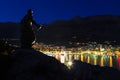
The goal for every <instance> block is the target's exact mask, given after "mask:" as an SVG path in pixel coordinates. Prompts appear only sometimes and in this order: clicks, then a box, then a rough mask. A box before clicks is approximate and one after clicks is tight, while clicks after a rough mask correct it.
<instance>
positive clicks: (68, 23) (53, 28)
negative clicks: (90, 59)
mask: <svg viewBox="0 0 120 80" xmlns="http://www.w3.org/2000/svg"><path fill="white" fill-rule="evenodd" d="M119 30H120V16H113V15H98V16H89V17H79V16H76V17H74V18H73V19H70V20H57V21H53V22H52V23H50V24H45V26H44V27H43V28H42V29H41V30H40V31H39V32H36V33H37V37H38V40H39V41H42V42H48V43H50V42H55V43H56V42H61V43H62V42H68V41H75V42H76V41H98V42H102V41H117V42H118V43H119V41H120V38H119V34H120V32H119ZM4 33H5V34H4ZM0 34H2V35H0V38H2V37H9V38H10V37H12V38H15V37H17V38H19V36H18V35H19V23H0Z"/></svg>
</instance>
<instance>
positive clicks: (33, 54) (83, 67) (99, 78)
mask: <svg viewBox="0 0 120 80" xmlns="http://www.w3.org/2000/svg"><path fill="white" fill-rule="evenodd" d="M0 73H2V75H1V76H0V80H120V71H119V70H117V69H115V68H110V67H100V66H93V65H90V64H87V63H85V62H81V61H76V60H75V61H74V62H73V65H72V67H71V69H68V68H67V67H66V66H65V65H64V64H62V63H60V61H58V60H56V59H55V58H54V57H50V56H47V55H45V54H43V53H41V52H38V51H35V50H34V49H31V48H30V49H17V50H16V51H15V52H14V53H13V54H12V55H10V56H0Z"/></svg>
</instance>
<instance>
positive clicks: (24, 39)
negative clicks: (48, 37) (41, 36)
mask: <svg viewBox="0 0 120 80" xmlns="http://www.w3.org/2000/svg"><path fill="white" fill-rule="evenodd" d="M20 24H21V26H22V28H21V47H24V48H30V47H32V44H33V43H34V42H35V39H36V37H35V33H34V31H33V28H32V27H33V24H34V25H35V26H36V27H37V28H39V29H40V28H41V25H39V24H37V23H36V22H35V21H34V19H33V11H32V10H31V9H29V10H28V12H27V14H26V15H25V16H24V18H23V19H22V20H21V22H20Z"/></svg>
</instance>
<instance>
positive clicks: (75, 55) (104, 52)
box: [34, 43, 120, 69]
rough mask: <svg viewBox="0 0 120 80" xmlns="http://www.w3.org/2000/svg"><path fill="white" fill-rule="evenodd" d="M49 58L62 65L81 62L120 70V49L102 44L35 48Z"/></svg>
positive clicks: (42, 45) (43, 45) (38, 45)
mask: <svg viewBox="0 0 120 80" xmlns="http://www.w3.org/2000/svg"><path fill="white" fill-rule="evenodd" d="M35 47H36V49H37V50H38V51H41V52H43V53H45V54H46V55H48V56H52V57H55V58H56V59H57V60H59V61H60V62H61V63H64V64H66V65H68V62H73V60H80V61H82V62H86V63H89V64H92V65H100V66H101V67H103V66H109V67H114V68H116V69H120V51H119V50H120V47H119V46H117V47H115V46H112V45H102V44H96V45H93V44H87V45H84V46H78V47H71V48H66V47H65V46H55V45H45V44H43V43H40V44H37V45H35V46H34V48H35Z"/></svg>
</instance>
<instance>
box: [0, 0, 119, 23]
mask: <svg viewBox="0 0 120 80" xmlns="http://www.w3.org/2000/svg"><path fill="white" fill-rule="evenodd" d="M29 8H31V9H33V11H34V15H33V16H34V19H35V20H36V22H38V23H49V22H52V21H54V20H68V19H71V18H73V17H75V16H81V17H86V16H93V15H106V14H111V15H120V0H0V22H8V21H9V22H19V21H20V20H21V19H22V17H23V16H24V15H25V14H26V11H27V10H28V9H29Z"/></svg>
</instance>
